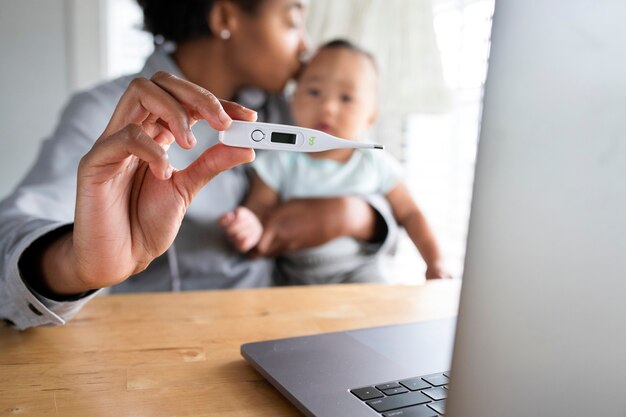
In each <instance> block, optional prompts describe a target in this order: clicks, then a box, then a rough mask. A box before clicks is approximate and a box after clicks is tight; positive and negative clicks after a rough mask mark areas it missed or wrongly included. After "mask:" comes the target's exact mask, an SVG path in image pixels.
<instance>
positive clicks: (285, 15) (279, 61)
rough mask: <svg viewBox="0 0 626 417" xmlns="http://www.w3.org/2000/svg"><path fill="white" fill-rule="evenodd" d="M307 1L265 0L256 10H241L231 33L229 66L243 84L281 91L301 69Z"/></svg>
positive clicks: (304, 46)
mask: <svg viewBox="0 0 626 417" xmlns="http://www.w3.org/2000/svg"><path fill="white" fill-rule="evenodd" d="M307 3H308V0H264V1H263V3H262V4H261V5H260V6H259V9H258V11H257V13H255V14H248V13H245V12H242V13H240V18H239V19H238V24H237V29H236V31H233V33H232V38H231V40H232V60H233V62H232V63H233V66H232V68H233V69H234V70H236V71H238V73H239V74H238V75H239V77H240V79H241V80H243V83H244V85H241V86H240V87H244V86H254V87H260V88H262V89H264V90H267V91H271V92H280V91H282V90H283V89H284V88H285V85H286V83H287V81H289V80H290V79H291V78H293V77H294V75H295V74H296V73H297V71H298V70H299V69H300V66H301V63H300V57H301V56H302V54H303V53H304V52H305V50H306V48H307V45H306V33H305V29H304V14H305V11H306V6H307Z"/></svg>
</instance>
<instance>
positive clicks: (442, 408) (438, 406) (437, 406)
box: [428, 400, 446, 414]
mask: <svg viewBox="0 0 626 417" xmlns="http://www.w3.org/2000/svg"><path fill="white" fill-rule="evenodd" d="M428 407H430V408H432V409H433V410H435V411H436V412H438V413H439V414H446V400H442V401H435V402H434V403H430V404H428Z"/></svg>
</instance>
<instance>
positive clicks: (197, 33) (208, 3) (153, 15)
mask: <svg viewBox="0 0 626 417" xmlns="http://www.w3.org/2000/svg"><path fill="white" fill-rule="evenodd" d="M216 1H230V2H232V3H234V4H236V5H237V6H239V7H240V8H241V9H242V10H245V11H246V12H249V13H255V12H256V11H257V10H258V9H259V6H260V5H261V4H262V3H263V1H262V0H181V1H174V0H137V3H139V6H140V7H141V8H142V9H143V26H144V29H145V30H146V31H148V32H150V33H152V35H154V36H155V37H156V36H162V37H163V38H164V39H165V40H168V41H173V42H176V43H181V42H184V41H187V40H191V39H197V38H202V37H210V36H212V35H213V34H212V33H211V30H210V29H209V23H208V20H207V19H208V16H209V13H210V11H211V8H212V7H213V5H214V4H215V2H216Z"/></svg>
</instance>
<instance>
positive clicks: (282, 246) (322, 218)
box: [256, 196, 388, 256]
mask: <svg viewBox="0 0 626 417" xmlns="http://www.w3.org/2000/svg"><path fill="white" fill-rule="evenodd" d="M264 226H265V230H264V233H263V236H262V237H261V240H260V241H259V244H258V245H257V248H256V249H257V251H258V253H259V254H261V255H262V256H277V255H280V254H282V253H284V252H291V251H295V250H299V249H303V248H309V247H313V246H318V245H321V244H323V243H326V242H328V241H330V240H332V239H335V238H338V237H341V236H351V237H353V238H355V239H358V240H361V241H364V242H381V241H383V240H384V239H385V237H386V236H385V235H386V233H387V230H388V229H387V227H388V226H387V224H385V221H384V220H383V218H382V216H381V215H380V214H379V213H378V212H377V211H375V210H374V209H373V208H372V206H371V205H370V204H368V202H366V201H365V200H364V199H363V198H360V197H354V196H346V197H336V198H321V199H320V198H317V199H316V198H310V199H297V200H291V201H288V202H286V203H283V204H281V205H280V206H278V207H276V208H275V209H274V210H272V211H271V212H269V213H267V216H266V218H265V222H264Z"/></svg>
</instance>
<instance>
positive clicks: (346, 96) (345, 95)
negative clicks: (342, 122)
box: [341, 94, 352, 103]
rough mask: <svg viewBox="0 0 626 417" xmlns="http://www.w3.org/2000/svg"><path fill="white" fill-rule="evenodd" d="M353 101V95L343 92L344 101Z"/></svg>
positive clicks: (342, 100)
mask: <svg viewBox="0 0 626 417" xmlns="http://www.w3.org/2000/svg"><path fill="white" fill-rule="evenodd" d="M351 101H352V96H350V95H348V94H342V96H341V102H342V103H350V102H351Z"/></svg>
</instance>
